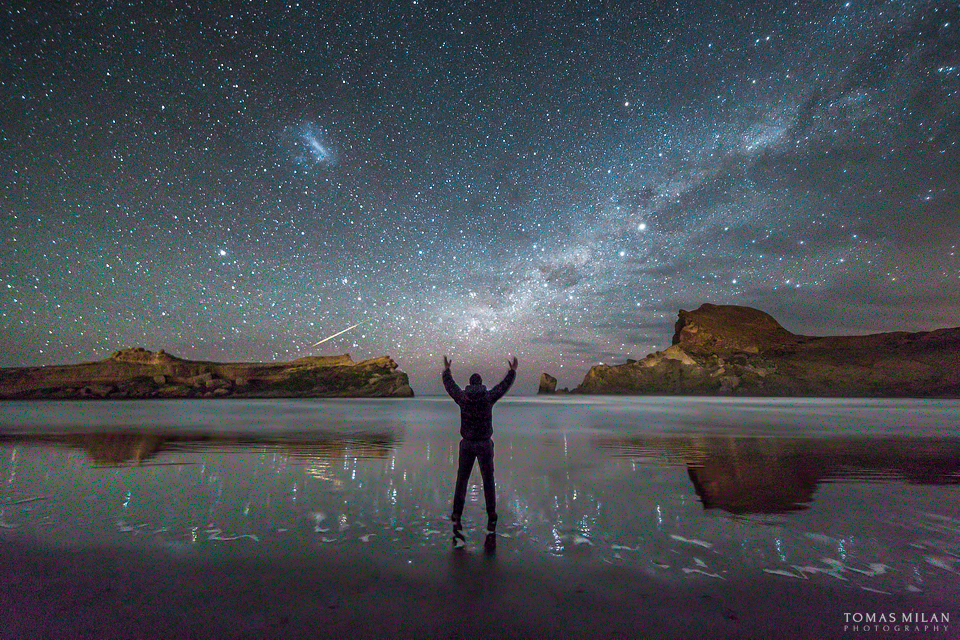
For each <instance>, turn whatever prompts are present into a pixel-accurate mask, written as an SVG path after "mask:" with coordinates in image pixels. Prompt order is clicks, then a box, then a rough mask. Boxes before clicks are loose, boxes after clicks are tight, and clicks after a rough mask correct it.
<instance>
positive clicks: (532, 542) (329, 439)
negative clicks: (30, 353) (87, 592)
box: [0, 396, 960, 597]
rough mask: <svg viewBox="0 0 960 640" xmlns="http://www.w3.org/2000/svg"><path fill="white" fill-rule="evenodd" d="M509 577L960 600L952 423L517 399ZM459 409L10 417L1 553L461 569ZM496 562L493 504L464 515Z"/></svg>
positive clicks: (364, 402) (504, 497)
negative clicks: (94, 552) (440, 561)
mask: <svg viewBox="0 0 960 640" xmlns="http://www.w3.org/2000/svg"><path fill="white" fill-rule="evenodd" d="M494 425H495V426H494V442H495V468H496V483H497V498H498V511H499V516H500V519H499V527H498V531H497V543H498V544H497V551H496V554H497V558H498V559H499V560H500V561H501V562H524V561H527V560H531V559H537V560H542V561H549V562H557V563H566V564H567V565H584V564H585V565H591V564H600V563H602V564H609V565H616V566H619V567H623V568H624V569H626V570H629V571H635V572H640V573H642V574H644V575H646V576H649V577H652V578H654V579H656V580H662V581H665V582H670V583H690V582H696V581H731V582H736V581H737V580H739V579H744V578H750V579H762V580H771V581H773V580H779V581H783V580H787V581H794V580H815V581H821V582H825V583H830V584H832V585H836V586H837V587H838V588H844V589H862V590H869V591H879V592H883V593H891V594H897V593H928V594H930V595H936V596H938V597H944V596H945V595H946V594H950V593H955V592H956V591H957V589H958V588H960V576H958V573H960V501H958V494H957V488H958V485H960V427H958V425H960V402H958V401H943V400H858V399H853V400H851V399H839V400H833V399H831V400H823V399H763V400H757V399H729V398H727V399H702V398H618V397H576V396H569V397H563V396H561V397H551V398H523V397H508V398H505V399H503V400H502V401H501V402H500V403H498V404H497V406H496V408H495V410H494ZM458 428H459V415H458V410H457V408H456V406H455V405H454V404H453V402H452V401H450V400H449V399H448V398H439V397H426V398H412V399H345V400H196V401H194V400H179V401H88V402H4V403H0V545H2V544H3V543H4V542H9V543H13V542H17V543H30V544H38V545H44V546H47V547H54V548H87V547H91V548H92V547H97V548H107V549H109V548H111V547H134V548H153V549H163V550H165V551H166V552H169V553H170V554H171V555H174V556H184V555H190V554H204V553H216V554H220V555H226V556H230V555H237V556H239V555H242V554H249V553H251V552H254V553H255V552H256V551H257V550H258V549H263V550H269V551H270V552H272V553H291V554H294V553H297V554H304V553H306V554H318V555H322V554H337V553H345V552H349V553H351V554H357V553H360V554H365V555H368V556H370V557H374V558H379V559H388V560H395V561H396V562H410V561H412V560H414V559H417V558H423V557H424V555H431V554H432V555H436V554H447V553H450V542H451V536H450V533H451V532H450V522H449V512H450V504H451V499H452V494H453V483H454V478H455V476H456V464H457V451H458V442H459V434H458ZM464 524H465V527H464V528H465V533H466V535H467V541H468V543H467V544H468V551H470V550H471V549H473V548H476V549H478V550H479V549H480V548H481V547H482V546H483V539H484V528H485V524H486V518H485V513H484V500H483V487H482V484H481V480H480V477H479V472H478V471H476V470H475V471H474V474H473V477H472V478H471V484H470V486H469V488H468V493H467V505H466V509H465V511H464Z"/></svg>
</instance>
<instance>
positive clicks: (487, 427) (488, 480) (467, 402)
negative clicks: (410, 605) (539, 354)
mask: <svg viewBox="0 0 960 640" xmlns="http://www.w3.org/2000/svg"><path fill="white" fill-rule="evenodd" d="M509 364H510V370H509V371H507V375H506V376H505V377H504V378H503V380H501V381H500V384H498V385H497V386H495V387H494V388H493V389H490V390H489V391H488V390H487V388H486V387H485V386H483V379H482V378H481V377H480V374H479V373H475V374H473V375H472V376H470V384H469V385H467V387H466V388H465V389H461V388H460V387H459V386H457V383H456V382H454V381H453V375H452V374H451V373H450V360H449V359H448V358H447V356H443V387H444V389H446V390H447V393H449V394H450V397H451V398H453V400H454V401H455V402H456V403H457V404H458V405H460V437H461V440H460V460H459V465H458V467H457V488H456V490H455V491H454V493H453V513H452V514H451V515H450V520H451V521H452V522H453V543H454V544H455V545H456V546H458V547H460V546H463V527H462V525H461V524H460V516H461V515H462V514H463V503H464V501H465V499H466V495H467V481H468V480H469V479H470V473H471V472H472V471H473V461H474V460H475V459H476V460H477V462H478V463H479V465H480V477H481V478H483V497H484V498H485V499H486V502H487V545H488V548H489V547H490V546H491V545H494V546H495V544H496V537H495V535H494V534H495V533H496V530H497V489H496V486H495V485H494V480H493V440H491V439H490V438H491V436H492V435H493V411H492V409H493V404H494V403H495V402H496V401H497V400H499V399H500V398H502V397H503V395H504V394H505V393H506V392H507V390H508V389H509V388H510V385H512V384H513V380H514V378H516V376H517V358H516V357H514V358H513V360H510V361H509Z"/></svg>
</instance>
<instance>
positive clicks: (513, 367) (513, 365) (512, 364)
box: [507, 356, 519, 371]
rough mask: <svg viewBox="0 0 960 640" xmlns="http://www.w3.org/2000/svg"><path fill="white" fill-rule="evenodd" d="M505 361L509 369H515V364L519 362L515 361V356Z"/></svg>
mask: <svg viewBox="0 0 960 640" xmlns="http://www.w3.org/2000/svg"><path fill="white" fill-rule="evenodd" d="M507 362H509V363H510V368H511V369H513V370H514V371H516V370H517V365H518V364H519V363H518V362H517V356H513V360H508V361H507Z"/></svg>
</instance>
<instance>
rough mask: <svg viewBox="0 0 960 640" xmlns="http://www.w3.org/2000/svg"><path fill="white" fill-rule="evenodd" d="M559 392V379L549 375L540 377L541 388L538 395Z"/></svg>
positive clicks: (545, 374)
mask: <svg viewBox="0 0 960 640" xmlns="http://www.w3.org/2000/svg"><path fill="white" fill-rule="evenodd" d="M556 392H557V379H556V378H554V377H553V376H552V375H550V374H549V373H544V374H541V375H540V388H539V389H537V395H544V394H551V393H556Z"/></svg>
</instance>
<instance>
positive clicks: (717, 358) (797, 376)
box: [541, 304, 960, 397]
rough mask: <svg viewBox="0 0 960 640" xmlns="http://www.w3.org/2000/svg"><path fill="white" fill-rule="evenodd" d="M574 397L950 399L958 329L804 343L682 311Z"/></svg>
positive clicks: (732, 313)
mask: <svg viewBox="0 0 960 640" xmlns="http://www.w3.org/2000/svg"><path fill="white" fill-rule="evenodd" d="M543 391H545V385H544V384H543V383H541V392H543ZM572 393H583V394H636V395H737V396H828V397H829V396H835V397H836V396H844V397H958V396H960V328H954V329H940V330H937V331H929V332H921V333H905V332H899V331H898V332H893V333H878V334H873V335H866V336H829V337H811V336H801V335H796V334H793V333H791V332H789V331H787V330H786V329H784V328H783V327H782V326H780V324H779V323H778V322H777V321H776V320H775V319H774V318H773V317H772V316H770V315H768V314H766V313H764V312H763V311H759V310H757V309H751V308H749V307H740V306H732V305H713V304H704V305H702V306H701V307H700V308H699V309H697V310H695V311H682V310H681V311H680V314H679V319H678V320H677V323H676V331H675V333H674V336H673V344H672V346H671V347H670V348H668V349H667V350H665V351H658V352H656V353H653V354H650V355H648V356H647V357H646V358H644V359H643V360H639V361H638V360H627V362H626V363H625V364H621V365H614V366H611V365H606V364H601V365H597V366H594V367H592V368H591V369H590V371H588V372H587V375H586V376H585V377H584V379H583V382H582V383H581V384H580V386H579V387H577V388H575V389H574V390H573V391H572Z"/></svg>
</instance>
